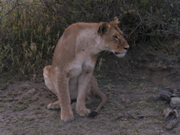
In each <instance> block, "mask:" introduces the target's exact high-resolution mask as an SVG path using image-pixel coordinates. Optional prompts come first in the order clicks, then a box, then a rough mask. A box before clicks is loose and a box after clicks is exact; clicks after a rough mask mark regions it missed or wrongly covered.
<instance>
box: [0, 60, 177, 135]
mask: <svg viewBox="0 0 180 135" xmlns="http://www.w3.org/2000/svg"><path fill="white" fill-rule="evenodd" d="M104 63H107V64H102V67H100V69H99V70H96V71H95V74H96V77H97V78H98V82H99V88H100V89H101V90H102V91H104V92H105V93H106V94H107V95H108V99H109V100H108V103H107V104H106V105H105V106H104V108H103V109H102V110H101V111H100V114H99V115H98V116H97V117H95V118H94V119H90V118H87V117H80V116H78V115H77V114H76V113H74V114H75V119H74V120H73V121H71V122H69V123H64V122H62V121H60V110H57V111H51V110H47V109H46V106H47V104H48V103H51V102H53V101H55V100H56V97H55V96H54V95H53V94H52V93H51V92H50V91H48V90H47V88H46V87H45V85H44V83H43V79H42V78H41V77H40V78H38V79H36V80H35V82H32V81H13V82H11V83H8V84H5V82H7V81H4V80H7V77H8V76H3V75H1V79H0V80H1V81H2V83H1V90H0V134H1V135H76V134H78V135H136V134H137V135H178V134H179V133H180V126H179V124H178V125H176V127H175V128H173V129H172V130H167V129H166V128H165V120H164V118H163V116H162V111H163V110H164V109H165V108H166V107H168V106H169V105H168V104H167V103H166V102H164V101H161V100H158V99H156V98H155V97H156V96H157V94H158V93H159V90H160V89H164V88H167V87H168V88H172V89H174V88H180V76H179V75H178V73H177V70H174V69H173V70H172V69H158V70H157V69H156V70H152V69H147V68H146V67H143V68H142V67H141V69H140V68H139V67H138V68H137V67H132V66H131V64H129V63H128V62H126V60H123V59H121V60H117V59H116V58H115V57H110V58H108V59H107V60H106V61H104ZM118 63H121V64H118ZM141 64H142V63H141ZM176 64H177V66H178V63H176ZM109 65H110V66H109ZM111 65H112V66H111ZM107 66H108V67H107ZM97 69H98V68H97ZM99 102H100V101H99V99H95V100H94V102H93V103H92V104H91V105H89V106H88V107H89V108H90V109H91V110H93V109H95V107H96V105H97V104H98V103H99ZM178 111H179V110H178Z"/></svg>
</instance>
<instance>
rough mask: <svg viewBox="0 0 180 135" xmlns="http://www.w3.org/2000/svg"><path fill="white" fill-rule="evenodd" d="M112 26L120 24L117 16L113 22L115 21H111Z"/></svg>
mask: <svg viewBox="0 0 180 135" xmlns="http://www.w3.org/2000/svg"><path fill="white" fill-rule="evenodd" d="M110 24H111V25H114V26H116V25H118V24H119V19H118V18H117V16H116V17H114V20H113V21H111V22H110Z"/></svg>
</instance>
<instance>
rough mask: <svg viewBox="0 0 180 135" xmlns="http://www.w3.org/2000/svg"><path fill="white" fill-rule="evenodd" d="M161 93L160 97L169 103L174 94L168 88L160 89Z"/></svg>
mask: <svg viewBox="0 0 180 135" xmlns="http://www.w3.org/2000/svg"><path fill="white" fill-rule="evenodd" d="M159 94H160V98H161V99H162V100H165V101H167V102H168V103H169V102H170V100H171V97H172V96H173V94H172V93H171V92H169V91H166V90H160V91H159Z"/></svg>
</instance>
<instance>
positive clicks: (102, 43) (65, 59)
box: [43, 18, 129, 121]
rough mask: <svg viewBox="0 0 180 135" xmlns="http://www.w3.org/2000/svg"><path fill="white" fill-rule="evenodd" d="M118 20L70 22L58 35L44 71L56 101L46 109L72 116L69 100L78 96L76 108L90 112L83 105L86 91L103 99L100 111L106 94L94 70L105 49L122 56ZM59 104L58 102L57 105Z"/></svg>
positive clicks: (124, 45)
mask: <svg viewBox="0 0 180 135" xmlns="http://www.w3.org/2000/svg"><path fill="white" fill-rule="evenodd" d="M118 22H119V21H118V19H117V18H115V19H114V20H113V21H111V22H109V23H108V22H101V23H75V24H72V25H70V26H69V27H68V28H67V29H66V30H65V31H64V33H63V35H62V36H61V38H60V40H59V41H58V44H57V46H56V48H55V52H54V56H53V61H52V65H49V66H46V67H45V68H44V71H43V75H44V80H45V84H46V86H47V87H48V89H50V90H51V91H52V92H53V93H54V94H55V95H56V96H57V97H58V101H56V102H55V103H51V104H49V105H48V108H49V109H51V108H57V107H58V106H59V105H60V107H61V120H63V121H69V120H71V119H73V118H74V115H73V112H72V106H71V99H77V102H76V104H75V110H76V112H77V113H78V114H79V115H80V116H85V115H88V114H89V113H90V110H89V109H87V108H86V105H85V104H86V103H87V99H88V95H89V94H94V95H98V96H99V97H100V98H101V99H102V102H101V103H100V104H99V106H98V107H97V109H96V110H95V111H99V110H100V109H101V107H102V106H103V104H104V103H105V102H106V101H107V97H106V95H105V94H104V93H103V92H101V91H100V90H99V89H98V85H97V80H96V79H95V77H93V70H94V66H95V63H96V60H97V55H98V53H99V52H101V51H103V50H106V51H110V52H113V53H114V54H115V55H116V56H118V57H123V56H124V55H125V54H126V52H127V49H128V48H129V45H128V43H127V42H126V40H125V39H124V37H123V35H122V34H123V32H122V31H121V30H120V29H119V27H118ZM58 104H59V105H58Z"/></svg>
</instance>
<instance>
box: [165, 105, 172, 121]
mask: <svg viewBox="0 0 180 135" xmlns="http://www.w3.org/2000/svg"><path fill="white" fill-rule="evenodd" d="M173 112H174V111H173V109H171V108H169V107H168V108H166V109H164V111H163V117H164V118H165V119H166V118H168V117H169V116H170V115H171V114H172V113H173Z"/></svg>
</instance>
